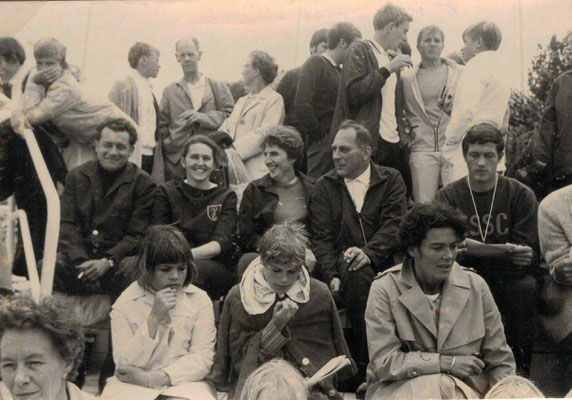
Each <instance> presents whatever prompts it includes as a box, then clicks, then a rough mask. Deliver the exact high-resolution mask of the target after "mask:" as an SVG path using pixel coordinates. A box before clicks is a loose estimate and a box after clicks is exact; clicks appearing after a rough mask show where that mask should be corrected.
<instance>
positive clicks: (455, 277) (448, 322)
mask: <svg viewBox="0 0 572 400" xmlns="http://www.w3.org/2000/svg"><path fill="white" fill-rule="evenodd" d="M412 264H413V260H412V259H410V258H409V257H407V259H406V261H405V262H404V263H403V264H402V265H401V273H400V274H399V277H400V282H402V283H403V284H404V285H405V286H407V288H405V287H402V289H403V291H402V294H401V295H400V296H399V301H400V302H401V304H403V306H404V307H405V308H407V310H409V312H410V313H411V314H412V315H414V316H415V318H417V319H418V320H419V322H421V324H423V326H425V328H427V329H428V330H429V332H431V333H432V334H433V335H434V336H435V338H436V339H437V348H438V349H440V348H441V347H442V346H443V343H444V342H445V340H446V339H447V336H448V335H449V333H450V332H451V329H453V326H454V325H455V322H456V321H457V319H458V318H459V315H461V312H462V311H463V309H464V308H465V304H466V303H467V300H468V298H469V296H470V290H469V289H470V287H471V285H470V282H469V279H468V277H467V275H466V273H465V272H464V271H463V269H462V268H461V266H459V264H457V263H454V264H453V268H451V273H450V274H449V277H448V278H447V280H445V282H443V289H442V291H441V310H442V312H441V313H440V316H439V329H438V330H437V326H436V325H435V321H434V319H433V317H432V316H433V313H432V312H431V311H430V310H429V304H428V302H427V299H426V297H425V294H424V293H423V290H421V287H420V286H419V283H418V282H417V279H416V278H415V273H414V272H413V266H412ZM443 310H446V311H447V312H443Z"/></svg>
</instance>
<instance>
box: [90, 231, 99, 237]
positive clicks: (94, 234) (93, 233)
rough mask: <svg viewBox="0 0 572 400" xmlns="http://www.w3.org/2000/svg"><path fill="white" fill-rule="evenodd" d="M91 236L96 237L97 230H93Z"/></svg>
mask: <svg viewBox="0 0 572 400" xmlns="http://www.w3.org/2000/svg"><path fill="white" fill-rule="evenodd" d="M91 234H92V235H93V236H97V235H99V231H98V230H97V229H94V230H93V232H91Z"/></svg>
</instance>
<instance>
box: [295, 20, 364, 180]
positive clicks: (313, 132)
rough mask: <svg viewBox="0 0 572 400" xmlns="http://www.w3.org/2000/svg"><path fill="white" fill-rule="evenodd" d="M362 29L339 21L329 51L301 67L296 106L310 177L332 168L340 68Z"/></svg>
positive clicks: (332, 31)
mask: <svg viewBox="0 0 572 400" xmlns="http://www.w3.org/2000/svg"><path fill="white" fill-rule="evenodd" d="M358 39H361V32H360V31H359V29H358V28H356V27H355V25H353V24H352V23H349V22H338V23H336V24H335V25H334V26H332V29H330V32H329V33H328V50H326V52H324V53H322V54H315V55H312V56H310V58H308V59H307V60H306V62H305V63H304V65H303V66H302V70H301V73H300V79H299V81H298V89H297V90H296V101H295V108H296V114H297V115H298V124H299V126H300V128H299V130H300V133H301V134H302V136H303V137H304V140H305V142H306V161H307V165H308V176H311V177H312V178H315V179H317V178H319V177H321V176H322V175H324V174H325V173H327V172H328V171H329V170H330V169H332V167H333V164H332V151H331V149H330V145H331V141H328V139H329V136H330V135H329V133H330V126H331V124H332V118H333V116H334V110H335V108H336V100H337V98H338V88H339V86H340V75H341V67H340V64H341V62H342V61H343V59H344V55H345V53H346V50H347V48H348V46H350V44H352V43H353V42H354V41H355V40H358Z"/></svg>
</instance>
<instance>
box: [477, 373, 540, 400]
mask: <svg viewBox="0 0 572 400" xmlns="http://www.w3.org/2000/svg"><path fill="white" fill-rule="evenodd" d="M522 398H542V399H543V398H544V395H543V394H542V392H541V391H540V389H538V388H537V387H536V385H535V384H534V383H532V382H531V381H529V380H528V379H526V378H523V377H522V376H518V375H512V376H507V377H506V378H504V379H501V380H500V381H498V382H497V383H496V384H495V385H494V386H493V387H492V388H490V390H489V391H488V392H487V394H486V395H485V399H522Z"/></svg>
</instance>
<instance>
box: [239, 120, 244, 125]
mask: <svg viewBox="0 0 572 400" xmlns="http://www.w3.org/2000/svg"><path fill="white" fill-rule="evenodd" d="M238 123H239V124H240V125H244V124H246V121H244V119H241V120H240V121H238Z"/></svg>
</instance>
